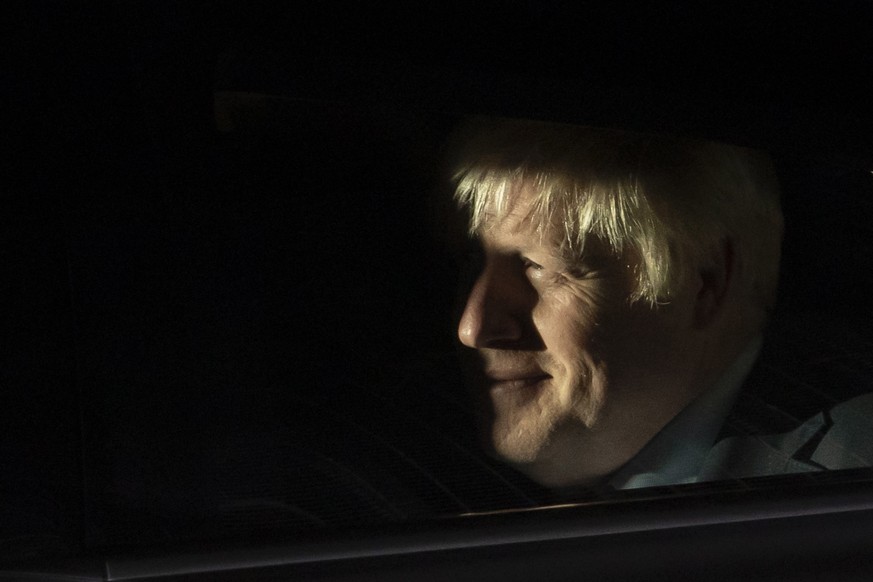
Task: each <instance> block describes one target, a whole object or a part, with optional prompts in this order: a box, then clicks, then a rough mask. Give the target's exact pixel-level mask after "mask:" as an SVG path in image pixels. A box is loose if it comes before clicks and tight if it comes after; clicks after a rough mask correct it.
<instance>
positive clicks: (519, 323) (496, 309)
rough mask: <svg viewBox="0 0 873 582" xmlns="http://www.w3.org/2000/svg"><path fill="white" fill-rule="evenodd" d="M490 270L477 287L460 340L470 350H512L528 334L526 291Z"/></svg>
mask: <svg viewBox="0 0 873 582" xmlns="http://www.w3.org/2000/svg"><path fill="white" fill-rule="evenodd" d="M505 275H506V274H505V273H504V274H501V273H500V272H497V271H496V270H495V269H494V268H490V267H486V268H485V269H484V270H483V272H482V273H480V274H479V276H478V278H477V279H476V280H475V282H474V283H473V287H472V288H471V289H470V294H469V295H468V296H467V302H466V305H465V306H464V311H463V313H462V315H461V321H460V323H459V324H458V339H460V340H461V343H462V344H464V345H465V346H467V347H470V348H511V347H513V346H515V345H516V344H518V343H519V342H520V341H521V339H522V335H523V333H524V323H523V309H524V294H525V290H524V289H519V288H518V286H519V282H514V281H513V280H512V279H511V278H509V277H506V276H505Z"/></svg>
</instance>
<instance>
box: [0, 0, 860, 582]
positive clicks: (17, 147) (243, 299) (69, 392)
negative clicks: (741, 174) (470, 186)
mask: <svg viewBox="0 0 873 582" xmlns="http://www.w3.org/2000/svg"><path fill="white" fill-rule="evenodd" d="M871 15H873V12H871V10H870V9H869V7H868V6H866V4H865V3H862V2H848V1H846V2H838V3H834V4H832V5H827V6H824V5H815V6H812V5H811V6H801V5H797V6H794V7H791V8H776V7H771V6H756V7H752V8H749V9H743V10H740V9H736V10H735V9H732V8H728V7H719V8H710V9H707V10H703V9H701V8H699V7H698V8H690V7H688V6H685V5H684V4H683V3H679V2H665V3H660V4H658V5H657V6H649V7H639V6H631V5H630V4H628V5H626V6H625V5H614V4H612V3H603V2H600V3H589V2H582V3H572V5H571V3H562V2H549V3H542V4H540V3H534V2H526V3H518V4H517V5H513V6H512V7H509V6H501V5H498V4H497V3H493V5H490V4H489V3H484V4H481V5H477V7H476V9H475V10H473V9H471V7H470V6H469V4H467V3H452V2H449V3H445V4H440V5H437V4H433V5H426V6H417V5H410V6H407V7H405V8H398V9H396V10H393V9H388V8H387V7H385V8H380V9H373V8H372V7H364V6H355V7H349V6H347V5H344V4H342V3H338V2H328V3H318V6H317V7H315V6H314V7H309V8H301V7H299V6H292V5H291V4H288V5H284V4H278V3H277V4H275V5H274V4H257V3H256V4H249V3H235V2H219V3H217V4H215V5H208V4H206V3H194V2H191V3H181V4H176V3H174V4H172V5H171V4H170V3H157V4H152V3H145V2H135V3H107V4H106V5H102V6H99V7H92V8H88V9H85V8H83V7H76V6H72V5H67V6H44V7H38V8H37V7H28V8H22V9H18V10H17V13H16V14H15V15H14V16H15V18H14V19H13V20H14V21H15V22H17V23H18V24H17V26H16V30H15V32H14V33H13V34H12V35H11V36H10V37H9V41H10V43H11V46H12V48H13V51H12V52H11V54H13V55H15V56H14V58H13V59H12V60H13V61H14V63H13V65H12V66H11V67H10V68H9V69H8V70H7V71H6V72H4V76H8V77H7V78H8V84H7V85H6V86H7V88H8V95H7V96H8V97H9V98H10V108H9V111H10V112H11V115H10V119H9V121H8V128H9V129H8V133H7V143H8V145H10V146H11V148H10V151H9V153H8V154H7V159H6V164H4V165H5V166H6V169H7V170H8V172H5V173H6V174H8V175H7V176H5V179H4V182H5V184H4V188H3V190H4V194H3V198H2V210H0V237H2V239H0V253H2V261H0V264H2V274H0V277H2V279H0V284H2V297H3V298H4V302H5V309H3V320H4V323H3V329H4V332H5V333H4V337H5V341H3V342H2V348H0V354H2V356H0V357H2V360H0V361H2V364H0V375H2V376H0V377H2V386H3V388H2V390H3V392H2V398H3V404H2V406H0V410H2V415H3V416H2V426H3V431H2V433H3V436H2V438H0V467H2V474H0V500H2V504H0V580H31V579H48V580H51V579H56V580H71V579H76V580H134V579H135V580H180V581H181V580H206V579H209V580H238V579H245V580H278V579H301V580H369V579H373V580H410V579H414V580H447V579H455V580H457V579H463V580H467V579H469V580H491V579H494V580H497V579H500V580H529V579H532V578H534V577H539V578H542V579H544V580H576V579H579V578H580V577H582V576H583V574H584V575H585V576H592V577H594V579H607V580H612V579H614V580H655V579H681V578H682V577H685V576H687V577H692V578H694V579H701V578H702V577H704V576H706V577H708V578H713V579H731V580H739V579H744V580H749V579H751V580H757V579H760V580H771V579H792V580H863V579H869V577H870V576H871V574H873V543H871V542H870V540H873V489H871V485H873V473H870V471H869V470H867V469H855V470H849V471H838V472H833V473H827V472H822V473H812V474H798V475H789V476H780V477H766V478H753V479H748V480H742V481H740V480H735V481H729V482H717V483H706V484H693V485H684V486H675V487H663V488H649V489H643V490H639V491H627V492H622V491H617V492H614V494H613V495H611V496H603V495H599V494H595V493H593V492H580V493H579V495H578V496H577V497H576V498H574V499H572V500H566V499H561V500H559V499H556V498H554V497H550V495H549V493H548V492H547V491H544V490H542V489H539V488H537V487H534V486H532V485H531V484H530V483H528V482H525V480H524V479H522V478H521V477H520V476H519V475H517V474H515V473H514V472H513V471H511V470H510V469H507V468H505V467H502V466H501V465H499V464H498V463H496V462H494V461H492V460H490V459H488V458H486V457H485V456H484V455H482V454H480V453H479V452H478V451H477V449H476V446H475V442H474V441H475V439H474V437H473V435H472V428H471V424H472V422H471V418H470V416H471V412H470V410H469V407H468V405H467V403H466V395H465V393H464V390H463V388H462V387H461V386H460V380H459V377H458V372H457V370H456V364H455V336H454V334H455V332H454V323H453V322H454V321H455V318H456V317H457V309H458V306H457V297H456V293H457V291H456V287H457V277H458V275H457V273H456V266H455V264H454V262H453V258H452V256H451V254H450V253H449V252H448V251H447V250H446V249H445V248H444V246H443V245H442V244H441V241H440V236H439V231H440V227H441V223H440V220H439V217H440V214H439V213H440V212H441V209H439V208H437V207H436V206H435V200H437V199H438V196H439V194H440V188H442V187H444V185H442V184H441V180H442V179H443V176H442V175H441V173H440V171H441V166H440V160H441V156H442V154H443V149H442V148H443V144H444V142H445V139H446V137H447V136H448V134H449V132H450V131H451V129H452V127H453V126H454V125H455V124H456V123H457V122H458V121H459V120H460V119H462V118H463V117H464V116H468V115H475V114H489V115H500V116H506V117H519V118H531V119H541V120H550V121H562V122H568V123H579V124H584V125H592V126H599V127H620V128H623V129H629V130H635V131H644V132H652V133H659V132H661V133H672V134H676V135H683V136H689V137H702V138H707V139H714V140H723V141H726V142H728V143H733V144H736V145H744V146H751V147H756V148H761V149H765V150H767V151H768V152H769V153H770V154H771V155H772V156H773V158H774V160H775V162H776V166H777V170H778V172H779V175H780V180H781V182H782V190H783V206H784V212H785V221H786V234H785V239H784V251H783V260H782V271H781V282H780V290H779V299H778V304H777V308H776V309H775V311H774V313H773V314H772V321H771V324H770V328H769V331H768V335H767V338H766V340H765V344H764V352H763V354H762V356H761V357H762V360H763V361H764V362H765V364H766V373H767V376H766V377H767V378H768V380H770V381H769V382H768V383H767V386H766V387H765V389H764V390H763V391H762V393H761V395H760V396H761V398H762V399H763V401H769V399H770V398H771V397H772V398H773V399H778V400H779V401H780V402H782V403H785V402H787V404H780V408H779V411H778V412H779V414H781V415H783V416H784V417H785V418H787V419H792V420H796V419H804V418H806V417H808V416H809V415H811V414H814V413H815V412H816V411H817V410H820V409H821V408H822V407H823V406H829V405H833V404H835V403H838V402H842V401H844V400H846V399H848V398H851V397H853V396H857V395H859V394H864V393H867V392H870V391H871V390H873V325H871V322H873V320H871V317H870V316H871V309H870V301H869V296H870V291H869V289H870V288H871V283H873V279H871V274H870V269H869V268H868V265H869V264H871V259H873V230H871V224H873V222H871V220H870V218H871V216H873V196H871V194H873V143H871V138H870V136H871V135H873V133H871V130H873V118H871V115H870V107H869V104H870V102H871V101H870V97H871V95H870V92H869V90H868V89H867V88H866V86H865V83H864V77H865V76H866V75H867V72H868V71H869V70H870V65H871V63H870V54H871V53H870V51H869V50H868V49H869V48H870V47H869V45H870V41H869V38H868V37H869V34H868V29H869V25H870V23H871V20H870V17H871ZM785 379H792V380H794V381H795V383H797V382H799V383H800V384H802V385H803V387H804V388H803V390H802V391H801V392H798V393H797V394H795V395H792V397H791V398H788V399H786V398H785V394H784V393H783V392H782V391H783V390H784V388H783V387H784V385H785V382H784V380H785Z"/></svg>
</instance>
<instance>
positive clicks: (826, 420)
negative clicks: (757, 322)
mask: <svg viewBox="0 0 873 582" xmlns="http://www.w3.org/2000/svg"><path fill="white" fill-rule="evenodd" d="M768 336H769V337H768V340H767V341H766V342H765V344H764V349H763V351H762V353H761V357H760V358H759V361H758V362H757V364H756V365H755V368H754V369H753V371H752V373H751V374H750V375H749V377H748V378H747V380H746V382H745V384H744V387H743V390H742V391H741V393H740V395H739V397H738V399H737V402H736V404H735V406H734V408H733V409H732V411H731V413H730V414H729V415H728V418H727V420H726V422H725V425H724V427H723V429H722V432H721V434H720V436H719V439H718V440H717V443H716V445H715V447H714V448H713V449H712V450H711V451H710V453H709V455H708V456H707V458H706V461H705V463H704V467H703V470H702V473H701V477H700V480H701V481H709V480H717V479H731V478H739V477H754V476H763V475H782V474H788V473H797V472H808V471H821V470H825V469H831V470H834V469H852V468H859V467H871V466H873V342H870V341H869V340H868V339H867V338H869V337H870V335H869V334H867V333H866V332H865V331H864V330H859V326H858V323H857V322H855V323H853V322H838V321H834V320H833V319H832V318H831V317H830V316H828V315H825V314H804V315H803V316H797V315H795V316H792V317H791V318H785V319H783V320H782V321H777V322H774V324H773V325H772V326H771V329H770V332H769V334H768Z"/></svg>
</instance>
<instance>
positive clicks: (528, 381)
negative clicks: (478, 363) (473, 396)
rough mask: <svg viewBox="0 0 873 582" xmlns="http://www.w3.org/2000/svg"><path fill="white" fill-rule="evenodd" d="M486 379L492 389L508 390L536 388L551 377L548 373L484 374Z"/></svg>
mask: <svg viewBox="0 0 873 582" xmlns="http://www.w3.org/2000/svg"><path fill="white" fill-rule="evenodd" d="M485 377H486V381H487V384H488V386H489V388H490V389H491V390H492V391H498V392H509V391H515V390H524V389H530V388H537V387H539V386H540V385H541V384H542V383H543V382H545V381H546V380H549V379H551V376H549V375H548V374H542V373H537V374H525V375H519V374H486V376H485Z"/></svg>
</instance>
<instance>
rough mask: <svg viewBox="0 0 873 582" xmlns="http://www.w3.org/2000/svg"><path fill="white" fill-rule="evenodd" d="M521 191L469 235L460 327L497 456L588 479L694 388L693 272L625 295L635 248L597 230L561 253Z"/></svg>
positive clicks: (553, 476)
mask: <svg viewBox="0 0 873 582" xmlns="http://www.w3.org/2000/svg"><path fill="white" fill-rule="evenodd" d="M527 215H528V199H527V198H525V197H524V196H521V197H520V198H519V200H518V203H517V204H515V205H514V206H513V209H512V211H511V212H510V213H509V215H507V216H506V217H505V218H503V219H501V220H493V221H492V223H491V224H489V225H486V227H484V228H483V229H482V230H481V232H479V234H478V237H477V239H478V240H477V243H478V246H479V247H480V249H481V257H480V258H481V260H480V261H479V265H478V269H477V272H476V274H475V278H474V280H473V282H472V285H471V287H470V289H469V293H468V295H467V297H466V303H465V307H464V310H463V313H462V315H461V319H460V323H459V325H458V336H459V339H460V340H461V343H462V344H463V345H464V346H466V348H469V349H464V350H462V351H463V353H464V357H463V361H464V363H465V364H466V366H465V368H466V372H467V377H468V379H469V383H470V385H471V387H472V388H473V390H474V396H475V397H476V400H477V401H478V404H479V413H480V417H481V419H480V420H481V428H482V432H483V434H482V436H483V440H484V441H485V444H486V446H487V447H488V448H489V449H491V450H492V452H493V453H495V454H496V455H497V456H498V457H500V458H502V459H504V460H505V461H507V462H509V463H511V464H513V465H515V466H516V467H517V468H519V469H520V470H522V471H523V472H526V473H528V475H529V476H531V477H532V478H534V479H535V480H537V481H539V482H541V483H542V484H544V485H550V486H562V485H572V484H585V483H591V482H593V481H595V480H597V479H598V478H600V477H603V476H605V475H608V474H609V473H611V472H612V471H614V470H616V469H617V468H619V467H620V466H621V465H623V464H624V463H625V462H627V461H628V460H629V459H630V458H631V457H632V456H633V455H634V454H636V453H637V452H638V451H639V450H640V449H641V448H642V446H643V445H645V443H646V442H648V441H649V440H650V439H651V438H652V437H653V436H654V435H655V434H656V433H657V432H658V431H659V430H660V429H661V428H662V427H663V426H664V425H665V424H666V423H667V422H668V421H669V420H670V419H671V418H673V416H675V415H676V414H677V413H678V412H679V411H680V410H681V409H682V408H683V407H684V406H685V405H686V404H688V403H689V402H690V400H691V399H693V398H694V396H696V395H697V392H698V387H697V383H696V382H695V380H696V378H695V366H694V362H695V359H696V357H695V353H696V352H695V349H696V348H695V338H694V333H693V325H692V321H693V313H692V312H693V303H694V295H695V290H694V288H693V283H692V282H691V281H689V283H688V284H687V285H686V286H685V287H686V288H684V289H681V290H680V291H679V292H678V293H677V294H676V295H675V297H673V298H672V300H671V302H670V304H669V305H666V306H658V307H657V308H653V307H652V306H650V305H649V304H648V303H646V302H645V301H638V302H635V303H633V304H631V302H630V301H629V299H628V298H629V297H630V295H631V293H632V291H633V281H634V278H633V269H634V268H635V266H636V260H635V259H634V258H633V257H629V256H624V257H619V256H616V255H615V254H614V253H613V252H611V251H610V250H609V249H608V248H607V247H606V245H605V244H603V243H602V242H600V241H598V240H590V241H588V242H587V243H586V245H585V249H584V253H582V256H573V257H571V256H564V255H563V254H562V253H561V252H560V250H559V245H558V241H557V240H556V239H555V237H552V236H550V234H552V233H549V232H546V233H545V235H543V236H541V235H540V233H538V232H535V230H534V229H533V228H532V225H531V224H530V222H529V220H528V219H527V218H526V217H527Z"/></svg>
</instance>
